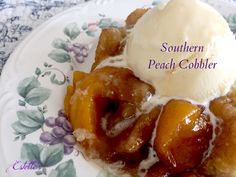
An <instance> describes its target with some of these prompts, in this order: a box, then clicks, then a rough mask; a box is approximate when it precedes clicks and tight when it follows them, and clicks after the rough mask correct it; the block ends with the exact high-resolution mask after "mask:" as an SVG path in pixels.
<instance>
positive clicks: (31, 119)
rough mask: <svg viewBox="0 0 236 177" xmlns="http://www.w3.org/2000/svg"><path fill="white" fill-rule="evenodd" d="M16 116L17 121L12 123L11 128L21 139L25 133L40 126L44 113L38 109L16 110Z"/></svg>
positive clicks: (33, 130)
mask: <svg viewBox="0 0 236 177" xmlns="http://www.w3.org/2000/svg"><path fill="white" fill-rule="evenodd" d="M17 117H18V121H16V122H15V123H13V124H12V128H13V129H14V131H15V134H16V135H19V136H20V137H21V139H22V140H23V139H24V137H25V136H26V135H28V134H30V133H32V132H35V131H37V130H38V129H40V128H42V126H43V123H44V115H43V113H42V112H40V111H38V110H21V111H17Z"/></svg>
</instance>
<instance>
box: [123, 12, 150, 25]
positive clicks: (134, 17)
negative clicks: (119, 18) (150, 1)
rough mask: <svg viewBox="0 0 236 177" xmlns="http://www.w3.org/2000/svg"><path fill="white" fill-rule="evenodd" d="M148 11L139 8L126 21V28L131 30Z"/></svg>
mask: <svg viewBox="0 0 236 177" xmlns="http://www.w3.org/2000/svg"><path fill="white" fill-rule="evenodd" d="M148 10H149V9H143V8H139V9H136V10H135V11H133V12H132V13H131V14H130V15H129V16H128V17H127V19H126V27H127V28H132V27H133V26H134V25H135V24H136V23H137V21H138V20H139V19H140V18H141V17H142V16H143V15H144V14H145V13H146V12H147V11H148Z"/></svg>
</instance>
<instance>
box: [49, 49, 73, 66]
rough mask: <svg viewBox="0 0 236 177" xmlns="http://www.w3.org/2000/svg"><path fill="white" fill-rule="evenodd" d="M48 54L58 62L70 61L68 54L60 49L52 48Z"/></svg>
mask: <svg viewBox="0 0 236 177" xmlns="http://www.w3.org/2000/svg"><path fill="white" fill-rule="evenodd" d="M48 56H49V57H50V58H51V59H53V60H54V61H56V62H58V63H66V62H70V61H71V57H70V55H69V54H68V53H67V52H66V51H64V50H62V49H56V50H53V51H51V52H50V53H49V54H48Z"/></svg>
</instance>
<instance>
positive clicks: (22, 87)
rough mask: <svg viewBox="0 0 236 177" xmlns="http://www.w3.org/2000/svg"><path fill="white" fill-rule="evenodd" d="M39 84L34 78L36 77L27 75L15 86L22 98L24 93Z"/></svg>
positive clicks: (24, 95)
mask: <svg viewBox="0 0 236 177" xmlns="http://www.w3.org/2000/svg"><path fill="white" fill-rule="evenodd" d="M39 86H40V83H39V81H38V80H37V79H36V77H28V78H26V79H24V80H23V81H21V82H20V83H19V85H18V87H17V91H18V94H19V95H20V96H22V97H23V98H25V97H26V95H27V94H28V93H29V92H30V91H31V90H32V89H34V88H37V87H39Z"/></svg>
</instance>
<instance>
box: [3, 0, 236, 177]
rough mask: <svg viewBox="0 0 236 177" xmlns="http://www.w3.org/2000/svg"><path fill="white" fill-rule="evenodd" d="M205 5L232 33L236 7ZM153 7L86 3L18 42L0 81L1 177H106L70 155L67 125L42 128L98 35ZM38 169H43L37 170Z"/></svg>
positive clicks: (122, 1)
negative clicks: (223, 19) (136, 11)
mask: <svg viewBox="0 0 236 177" xmlns="http://www.w3.org/2000/svg"><path fill="white" fill-rule="evenodd" d="M207 2H208V3H210V4H212V5H213V6H214V7H216V9H217V10H219V11H220V12H221V13H222V14H223V15H224V16H225V17H226V18H227V19H228V21H229V23H230V26H231V28H232V30H233V31H234V32H236V16H235V14H233V12H236V4H235V3H234V2H233V1H232V2H231V1H225V0H217V1H216V0H208V1H207ZM156 3H158V1H152V0H135V1H134V0H116V1H108V0H100V1H96V2H90V3H85V4H83V5H80V6H78V7H75V8H72V9H70V10H67V11H65V12H64V13H61V14H59V15H57V16H55V17H54V18H52V19H51V20H49V21H48V22H46V23H44V24H43V25H42V26H40V27H39V28H38V29H37V30H35V31H34V32H32V33H31V34H30V35H29V36H28V38H27V39H25V40H24V42H22V44H21V45H20V46H19V47H18V48H17V50H15V52H14V53H13V54H12V55H11V58H10V59H9V61H8V62H7V64H6V66H5V68H4V71H3V73H2V76H1V80H0V169H1V171H0V176H2V177H7V176H12V177H34V176H38V175H44V174H45V175H46V176H48V177H88V176H89V177H96V176H97V177H98V176H100V177H106V176H109V173H108V172H107V169H99V168H98V167H96V166H95V165H93V164H91V163H89V162H87V161H86V160H84V158H83V156H82V155H81V154H79V153H77V152H76V151H75V150H74V151H73V148H71V147H72V146H73V141H72V140H73V139H71V136H70V131H69V129H68V126H66V122H65V121H64V122H61V124H60V122H59V123H57V125H60V126H61V127H62V128H58V127H57V128H56V127H55V126H54V127H53V128H54V129H52V128H50V127H49V126H47V125H45V119H47V118H48V117H52V118H51V119H50V120H51V121H52V122H51V124H53V120H54V119H53V118H56V117H58V111H59V110H60V109H62V108H63V98H64V94H65V90H66V86H67V85H68V83H69V80H70V76H71V73H72V70H82V71H89V69H90V66H91V64H92V62H93V58H94V52H95V48H96V44H97V40H98V37H99V34H100V31H101V29H102V28H104V27H107V26H113V27H118V26H119V25H122V23H123V21H124V19H125V18H126V17H127V15H128V14H129V13H130V12H131V11H133V10H134V9H136V8H138V7H151V6H153V5H154V4H156ZM61 119H62V118H61ZM47 120H49V119H47ZM57 120H58V121H59V119H57ZM60 126H59V127H60ZM65 130H67V132H66V131H65ZM52 131H54V134H57V136H58V137H59V138H54V139H52V137H50V135H49V134H48V133H47V132H52ZM42 133H43V136H44V137H43V138H42V139H43V140H44V142H45V141H46V140H47V141H48V143H49V141H50V142H51V143H52V141H53V143H52V144H55V145H46V144H44V143H42V142H41V141H40V137H42ZM65 134H66V135H67V138H65V136H64V135H65ZM63 138H64V139H66V140H63ZM69 144H71V145H70V146H69ZM65 145H66V146H65ZM65 147H67V148H65ZM64 151H66V152H64ZM72 151H73V152H72ZM68 154H69V155H68ZM28 160H31V161H28ZM32 160H35V161H33V162H32ZM25 161H26V162H27V163H28V164H24V163H23V162H25ZM37 163H40V165H41V166H42V167H43V168H41V169H38V166H37ZM33 168H36V169H33ZM36 173H37V174H36Z"/></svg>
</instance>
